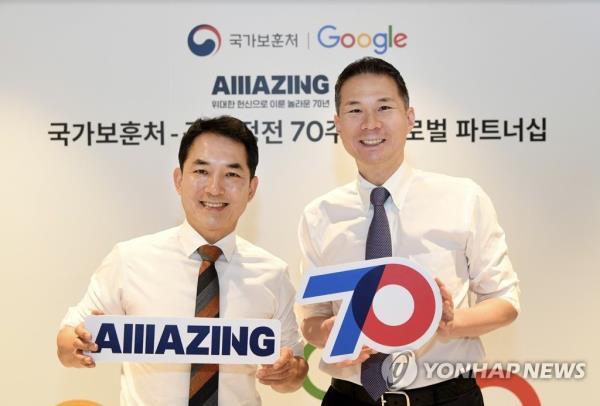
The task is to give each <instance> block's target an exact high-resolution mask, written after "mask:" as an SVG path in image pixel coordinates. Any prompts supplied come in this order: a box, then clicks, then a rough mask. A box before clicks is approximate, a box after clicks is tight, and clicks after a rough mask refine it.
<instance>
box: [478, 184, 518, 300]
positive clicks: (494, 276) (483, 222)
mask: <svg viewBox="0 0 600 406" xmlns="http://www.w3.org/2000/svg"><path fill="white" fill-rule="evenodd" d="M466 254H467V261H468V266H469V275H470V279H471V282H470V288H471V291H472V292H473V293H475V295H476V302H477V303H479V302H481V301H484V300H486V299H490V298H496V297H497V298H501V299H504V300H506V301H508V302H509V303H510V304H512V305H513V307H514V308H515V310H517V311H519V310H520V304H519V287H518V286H519V279H518V277H517V274H516V273H515V271H514V270H513V267H512V264H511V262H510V259H509V258H508V248H507V245H506V238H505V235H504V230H503V229H502V227H500V224H498V219H497V216H496V211H495V209H494V206H493V205H492V201H491V200H490V198H489V197H488V195H487V194H486V193H485V192H484V191H483V190H482V189H481V188H480V187H479V186H476V191H475V194H474V199H473V205H472V212H471V218H470V228H469V234H468V239H467V246H466Z"/></svg>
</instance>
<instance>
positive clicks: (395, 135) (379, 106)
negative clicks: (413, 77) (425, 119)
mask: <svg viewBox="0 0 600 406" xmlns="http://www.w3.org/2000/svg"><path fill="white" fill-rule="evenodd" d="M334 121H335V126H336V128H337V132H338V134H339V135H340V137H341V138H342V143H343V144H344V148H345V149H346V151H348V153H349V154H350V155H351V156H352V157H353V158H354V159H355V161H356V165H357V167H358V171H359V172H360V174H361V175H362V176H363V177H364V178H365V179H367V180H368V181H369V182H371V183H373V184H375V185H382V184H383V183H384V182H385V181H386V180H387V179H388V178H389V177H390V176H391V175H392V174H393V173H394V172H395V171H396V169H398V168H399V167H400V165H401V164H402V161H403V160H404V144H405V143H406V136H407V134H408V133H409V132H410V131H411V129H412V127H413V125H414V122H415V115H414V111H413V109H412V108H408V107H407V106H405V104H404V101H403V100H402V97H401V96H400V94H399V92H398V87H397V85H396V83H395V82H394V80H393V79H392V78H391V77H389V76H387V75H379V74H370V73H367V74H360V75H356V76H353V77H351V78H350V79H348V80H347V81H346V82H345V83H344V84H343V85H342V88H341V89H340V107H339V113H338V114H337V115H336V116H335V118H334Z"/></svg>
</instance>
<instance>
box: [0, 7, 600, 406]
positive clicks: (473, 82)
mask: <svg viewBox="0 0 600 406" xmlns="http://www.w3.org/2000/svg"><path fill="white" fill-rule="evenodd" d="M599 17H600V6H598V5H596V4H592V3H571V2H566V1H565V2H551V3H549V4H541V3H526V4H516V2H514V3H513V2H504V3H503V2H486V4H481V5H479V4H475V3H470V2H467V3H463V2H451V3H450V4H441V3H438V2H424V3H423V4H421V3H416V2H415V3H408V4H394V3H392V2H389V3H375V4H370V5H368V6H364V5H360V4H359V3H356V2H351V3H345V2H336V3H327V4H325V5H323V4H322V3H319V4H317V3H305V4H303V5H302V6H299V5H295V4H293V3H291V2H290V3H284V4H279V3H255V4H246V3H240V4H235V3H225V4H220V5H218V4H217V3H214V4H211V3H209V4H194V3H192V2H182V3H175V4H172V5H168V4H160V3H158V2H143V1H138V2H127V3H124V4H117V3H108V4H102V3H96V2H86V3H83V4H79V3H74V2H73V3H72V2H67V3H62V2H56V3H51V4H40V3H24V4H17V3H1V4H0V73H1V75H0V140H1V141H0V146H1V149H0V157H1V159H0V173H1V176H2V185H3V187H2V203H1V205H2V206H1V207H2V210H1V211H0V213H1V214H0V215H1V223H0V224H2V226H3V233H2V236H1V241H0V242H1V246H2V268H3V269H2V272H1V274H0V275H1V276H0V278H1V279H0V283H1V286H2V295H1V299H0V300H1V302H0V305H1V306H0V308H1V309H2V318H3V320H4V326H3V329H2V331H3V333H2V350H1V351H2V357H1V359H2V361H3V363H4V371H5V372H4V373H3V376H2V387H3V390H2V391H1V393H0V401H1V403H3V404H23V405H34V404H35V405H46V404H57V403H59V402H61V401H66V400H68V399H87V400H90V401H96V402H99V403H101V404H105V405H114V404H117V403H118V385H119V380H118V376H119V372H118V366H115V365H110V366H107V365H101V366H99V367H98V368H96V369H95V370H72V369H71V370H68V369H64V368H62V367H61V366H60V364H59V363H58V361H57V359H56V356H55V334H56V331H57V328H58V323H59V321H60V320H61V318H62V316H63V314H64V312H65V310H66V308H67V307H68V306H69V305H71V304H73V303H75V302H76V301H78V300H79V298H80V296H81V295H82V294H83V292H84V289H85V287H86V286H87V283H88V280H89V277H90V275H91V273H92V272H93V270H94V269H95V268H96V266H97V265H98V264H99V263H100V261H101V259H102V258H103V257H104V256H105V255H106V254H107V253H108V252H109V250H110V249H111V247H112V246H113V245H114V244H115V243H116V242H117V241H121V240H125V239H129V238H131V237H135V236H138V235H142V234H145V233H151V232H155V231H158V230H160V229H163V228H167V227H171V226H173V225H176V224H178V223H179V222H180V221H181V220H182V218H183V217H182V210H181V209H180V204H179V201H178V198H177V195H176V193H175V191H174V188H173V186H172V180H171V173H172V169H173V168H174V167H175V165H176V155H177V148H178V144H179V138H180V135H181V133H182V132H183V131H184V130H185V128H186V126H185V123H186V121H191V120H193V119H195V118H197V117H199V116H213V115H217V114H225V113H227V114H233V115H236V116H238V117H240V118H242V119H244V120H247V121H253V120H258V121H259V122H261V123H264V122H265V121H278V120H282V134H281V138H280V140H281V141H282V143H281V144H267V142H266V137H265V136H264V135H259V138H260V141H259V147H260V153H261V157H260V163H259V168H258V176H259V177H260V185H259V190H258V194H257V196H256V199H255V200H254V201H253V203H251V205H250V206H249V208H248V210H247V212H246V214H245V216H244V217H243V219H242V221H241V223H240V225H239V232H240V234H241V235H242V236H244V237H246V238H248V239H250V240H251V241H253V242H255V243H256V244H258V245H260V246H263V247H265V248H267V249H268V250H270V251H272V252H273V253H275V254H277V255H279V256H280V257H282V258H284V259H285V260H286V261H288V262H289V263H290V265H291V270H292V273H293V277H294V280H295V281H297V279H298V275H297V264H298V259H299V250H298V247H297V243H296V225H297V221H298V218H299V215H300V212H301V210H302V208H303V207H304V205H305V204H306V203H307V202H308V201H310V200H311V199H312V198H314V197H315V196H317V195H319V194H321V193H323V192H325V191H327V190H329V189H331V188H333V187H334V186H336V185H339V184H341V183H343V182H347V181H349V180H351V179H352V178H353V177H354V176H355V170H354V165H353V162H352V161H351V160H350V159H349V158H348V157H347V156H346V155H345V153H344V151H343V148H342V147H341V145H340V144H335V143H334V142H333V140H334V137H333V136H324V137H323V139H321V140H320V141H318V142H311V141H310V140H309V139H308V138H307V136H306V134H304V133H303V134H301V135H300V137H299V138H298V140H297V141H296V142H294V141H293V137H294V135H295V129H296V125H294V124H292V123H291V122H292V121H304V122H307V123H308V122H311V121H318V122H321V123H326V122H327V120H331V118H332V115H333V111H334V108H333V84H334V82H335V78H336V76H337V73H339V71H340V70H341V69H342V68H343V67H344V66H345V65H346V64H347V63H349V62H350V61H352V60H354V59H357V58H359V57H362V56H365V55H373V56H377V54H376V53H375V48H374V47H373V46H372V44H371V46H370V47H366V48H361V47H358V46H356V45H355V46H354V47H352V48H345V47H343V46H340V45H338V46H336V47H332V48H326V47H324V46H322V45H320V44H319V41H318V35H317V34H318V31H319V29H321V28H322V27H323V26H325V25H333V26H336V32H337V33H338V34H343V33H351V34H353V35H355V36H358V35H359V34H360V33H362V32H364V33H366V34H369V35H370V36H371V37H373V36H374V34H375V33H378V32H387V31H388V27H389V26H392V30H393V32H394V33H405V34H406V35H407V38H406V40H405V41H404V42H403V43H405V44H406V46H405V47H403V48H398V47H393V48H390V49H387V50H386V52H385V53H383V54H382V55H381V56H382V57H383V58H385V59H386V60H388V61H390V62H392V63H393V64H394V65H395V66H397V67H398V68H399V70H400V71H401V72H402V73H403V75H404V77H405V79H406V81H407V84H408V87H409V91H410V94H411V104H412V105H413V106H414V107H415V110H416V114H417V118H420V119H422V120H423V126H424V127H426V125H427V124H426V122H427V120H428V119H431V120H433V119H440V120H441V119H444V118H445V119H446V120H447V137H446V142H443V143H441V142H440V143H435V142H431V141H430V138H429V137H430V134H429V132H428V131H426V128H425V131H424V137H425V140H423V141H409V144H408V159H409V161H410V162H411V163H412V164H413V165H414V166H416V167H419V168H423V169H427V170H433V171H439V172H444V173H448V174H451V175H457V176H468V177H471V178H473V179H474V180H475V181H476V182H478V183H479V184H480V185H482V186H483V188H484V189H485V190H486V191H487V192H488V193H489V194H490V196H491V197H492V200H493V201H494V203H495V206H496V209H497V211H498V214H499V217H500V221H501V224H502V225H503V227H504V228H505V230H506V233H507V237H508V243H509V248H510V255H511V259H512V261H513V263H514V265H515V268H516V270H517V272H518V273H519V277H520V279H521V290H522V299H521V301H522V314H521V315H520V317H519V318H518V320H517V321H516V322H515V323H514V324H512V325H511V326H509V327H508V328H505V329H502V330H501V331H498V332H494V333H492V334H489V335H487V336H484V341H485V344H486V348H487V350H488V359H489V360H491V361H509V360H511V361H549V360H550V361H563V360H565V361H585V362H586V363H587V369H586V372H587V374H586V378H585V379H583V380H555V379H545V380H529V383H530V384H531V385H532V386H533V388H534V389H535V391H536V392H537V394H538V395H539V397H540V399H541V401H542V404H544V405H560V404H573V401H569V399H573V398H575V399H579V400H580V401H583V399H586V403H587V404H595V403H598V402H600V395H598V392H597V391H595V390H594V389H595V388H594V385H593V382H594V381H597V368H596V366H597V365H598V364H599V363H600V351H599V350H598V346H597V342H598V339H599V334H598V327H597V322H595V321H593V320H594V319H592V316H593V314H592V310H597V309H599V308H600V306H599V305H600V299H598V295H597V294H596V292H595V290H596V287H597V286H598V285H599V282H600V280H599V279H600V277H599V276H598V275H599V272H598V270H599V269H598V268H599V267H598V263H599V261H600V255H599V253H598V252H599V250H598V248H597V247H598V244H599V243H600V232H599V231H598V230H600V187H599V186H598V184H599V179H598V178H599V174H600V163H599V162H598V160H597V159H594V158H595V155H596V152H597V150H598V149H599V147H600V138H599V137H600V135H599V133H598V129H597V123H596V122H595V118H596V117H597V116H598V114H597V109H598V105H599V104H598V95H600V80H599V79H598V76H597V75H598V72H599V71H600V52H599V51H600V49H599V48H600V46H599V45H598V38H600V25H598V20H599ZM200 24H209V25H211V26H213V27H214V28H216V29H217V30H218V32H219V33H220V36H221V46H220V48H219V49H218V51H216V52H213V54H211V55H208V56H204V57H201V56H196V55H194V54H193V53H192V52H191V51H190V49H189V48H188V44H187V38H188V34H189V33H190V31H191V30H192V29H193V28H194V27H196V26H198V25H200ZM329 32H330V33H331V32H333V31H332V30H330V31H329ZM277 34H282V38H284V40H283V41H284V43H283V45H282V46H281V47H277V46H276V45H281V43H280V42H279V39H280V38H279V37H277ZM238 35H239V39H240V40H241V41H242V42H241V43H240V44H239V46H237V45H235V42H236V40H237V38H238ZM252 35H254V36H255V39H256V41H257V42H256V43H255V44H254V47H253V46H252V44H251V43H250V44H249V43H247V42H246V41H247V40H250V41H251V38H252ZM259 35H262V37H261V38H262V39H261V38H259ZM295 35H296V36H297V37H296V36H295ZM286 36H289V38H287V39H286ZM194 38H195V40H196V42H202V41H203V40H205V39H207V38H215V36H214V34H211V33H210V32H209V31H206V30H204V31H202V32H200V33H198V34H197V35H196V36H195V37H194ZM345 40H346V41H350V37H349V36H347V37H346V39H345ZM261 41H262V44H263V45H265V44H268V46H266V45H265V46H262V47H259V46H258V44H259V43H260V42H261ZM285 41H288V43H287V44H286V43H285ZM361 43H362V44H363V45H365V44H366V43H367V39H366V36H363V37H362V42H361ZM346 44H347V45H348V44H349V42H346ZM218 75H225V76H232V75H250V76H252V77H253V78H255V77H256V76H257V75H264V76H266V77H267V78H269V77H270V76H272V75H300V76H302V77H304V76H305V75H311V76H313V77H314V76H316V75H325V76H326V77H327V78H328V79H329V86H330V89H329V92H327V93H326V94H324V95H321V94H314V93H313V94H310V95H305V94H300V95H290V94H287V95H264V94H258V95H250V96H239V95H229V96H228V95H217V96H214V95H211V90H212V88H213V85H214V82H215V79H216V77H217V76H218ZM245 100H249V101H250V102H252V101H253V100H254V101H257V103H259V104H260V102H261V101H267V103H271V102H272V101H275V103H276V102H277V101H279V100H283V101H284V104H285V105H286V107H285V108H251V109H248V108H238V107H237V102H238V101H245ZM296 100H300V102H302V101H304V100H309V103H311V105H312V103H319V102H313V100H317V101H319V100H320V103H322V102H324V101H329V102H330V105H329V107H318V105H316V106H315V107H312V106H311V108H298V107H293V108H291V107H287V104H288V102H294V103H295V102H296ZM218 101H226V102H227V101H233V102H234V105H235V107H234V108H215V107H213V102H218ZM519 118H523V119H524V121H525V122H526V123H528V120H529V121H530V120H531V119H536V121H537V122H538V123H540V122H541V119H542V118H545V119H546V130H545V133H546V136H545V137H546V140H545V141H544V142H531V141H530V139H529V134H528V132H527V131H525V136H524V139H523V141H522V142H519V140H518V139H517V137H515V136H512V137H505V136H503V135H502V134H500V138H501V139H497V140H484V139H480V138H479V135H477V137H476V139H475V141H474V142H471V139H470V138H469V137H457V136H456V133H457V131H458V130H459V126H458V124H457V120H470V119H475V120H476V122H478V123H479V124H478V126H480V124H481V120H498V123H499V126H500V132H501V133H502V131H503V129H502V125H503V120H508V121H509V123H513V124H514V123H515V122H516V120H518V119H519ZM129 121H134V122H139V123H141V124H140V128H141V130H143V131H146V130H144V129H143V125H144V124H147V123H149V122H152V123H160V122H161V121H162V122H163V124H164V128H165V140H164V145H161V144H160V142H158V141H156V140H152V139H149V140H146V141H143V140H142V141H140V145H137V146H125V145H122V140H123V139H122V138H120V137H118V134H120V133H121V131H120V129H121V124H122V123H126V122H129ZM87 122H90V123H91V124H90V125H91V126H92V127H93V128H95V129H96V134H94V135H93V136H92V137H91V138H90V144H91V145H89V146H88V145H87V140H86V135H85V134H84V135H83V136H82V137H81V138H79V139H78V140H73V138H74V137H75V136H76V135H77V128H78V127H77V126H76V125H77V124H86V123H87ZM50 123H65V125H67V127H68V129H69V130H70V131H71V134H70V135H69V136H68V138H69V139H68V145H67V146H64V144H63V142H62V141H52V140H51V138H52V137H53V136H52V135H50V134H49V131H54V130H56V129H57V128H58V127H59V126H52V125H51V124H50ZM111 123H115V125H116V133H117V136H116V138H114V139H116V140H117V143H115V144H98V143H97V141H98V140H99V139H100V138H99V136H98V134H97V126H98V124H101V125H103V126H110V125H111ZM94 126H95V127H94ZM315 128H316V127H314V126H313V127H312V129H313V130H315ZM105 131H106V130H105ZM143 131H142V132H143ZM171 134H178V135H179V136H177V137H174V136H171ZM311 134H312V135H313V136H314V134H315V133H311ZM488 135H489V134H488ZM144 136H145V133H144ZM316 358H317V357H315V356H313V357H311V362H310V363H311V365H312V366H313V368H312V370H311V372H310V377H311V379H312V380H313V381H314V382H315V383H316V384H317V386H319V387H321V388H324V387H325V386H326V382H327V378H326V377H325V376H323V375H322V374H320V373H319V371H317V370H316V368H315V367H314V366H316V362H315V361H316ZM32 381H33V382H37V388H39V389H32V386H31V383H32ZM261 393H262V394H263V400H264V403H265V404H279V402H281V401H283V400H285V401H286V402H289V404H290V405H309V404H315V405H316V404H318V402H317V401H316V399H314V398H313V397H311V396H310V395H309V394H308V393H307V392H305V391H304V390H300V391H299V392H297V393H295V394H293V395H287V396H285V397H282V395H276V394H273V393H272V392H271V391H269V390H261ZM484 396H485V398H486V400H487V402H488V403H487V404H490V405H509V404H519V402H518V401H517V400H516V397H515V396H514V395H512V394H511V393H510V392H508V391H507V390H505V389H501V388H488V389H485V390H484Z"/></svg>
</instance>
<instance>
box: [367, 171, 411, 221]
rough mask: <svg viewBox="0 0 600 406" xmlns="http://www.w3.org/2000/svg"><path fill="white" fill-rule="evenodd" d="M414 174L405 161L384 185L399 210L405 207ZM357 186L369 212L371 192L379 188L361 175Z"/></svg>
mask: <svg viewBox="0 0 600 406" xmlns="http://www.w3.org/2000/svg"><path fill="white" fill-rule="evenodd" d="M412 173H413V169H412V167H411V166H410V165H409V164H408V163H407V162H406V161H405V162H403V163H402V164H401V165H400V167H399V168H398V169H396V172H394V173H393V174H392V176H390V177H389V178H388V180H386V181H385V183H384V184H383V185H382V186H383V187H384V188H386V189H387V190H388V192H390V198H391V199H392V204H393V205H394V206H396V208H397V209H398V210H400V209H401V208H402V206H403V205H404V200H405V199H406V194H407V193H408V188H409V186H410V181H411V179H412ZM356 186H357V189H358V194H359V195H360V200H361V203H362V206H363V209H364V210H365V212H367V211H369V208H370V207H371V190H373V189H374V188H376V187H377V186H376V185H374V184H372V183H371V182H369V181H368V180H366V179H365V178H363V176H362V175H361V174H360V173H359V174H358V176H357V179H356Z"/></svg>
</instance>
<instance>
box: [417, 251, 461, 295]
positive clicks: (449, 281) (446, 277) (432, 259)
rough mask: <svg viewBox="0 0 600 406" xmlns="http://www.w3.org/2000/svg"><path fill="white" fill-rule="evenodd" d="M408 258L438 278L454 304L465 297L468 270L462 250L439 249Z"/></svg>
mask: <svg viewBox="0 0 600 406" xmlns="http://www.w3.org/2000/svg"><path fill="white" fill-rule="evenodd" d="M409 259H410V260H412V261H414V262H416V263H417V264H419V265H421V266H422V267H423V268H425V271H427V272H428V273H429V274H430V275H431V276H433V277H434V278H439V279H440V280H441V281H442V283H443V284H444V285H445V286H446V289H447V290H448V292H450V294H451V295H452V297H453V299H454V301H455V304H456V302H460V301H462V299H463V298H465V297H466V294H467V291H468V289H469V271H468V269H467V260H466V257H465V254H464V252H463V251H458V250H454V251H448V250H440V251H434V252H428V253H425V254H418V255H411V256H410V257H409Z"/></svg>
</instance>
